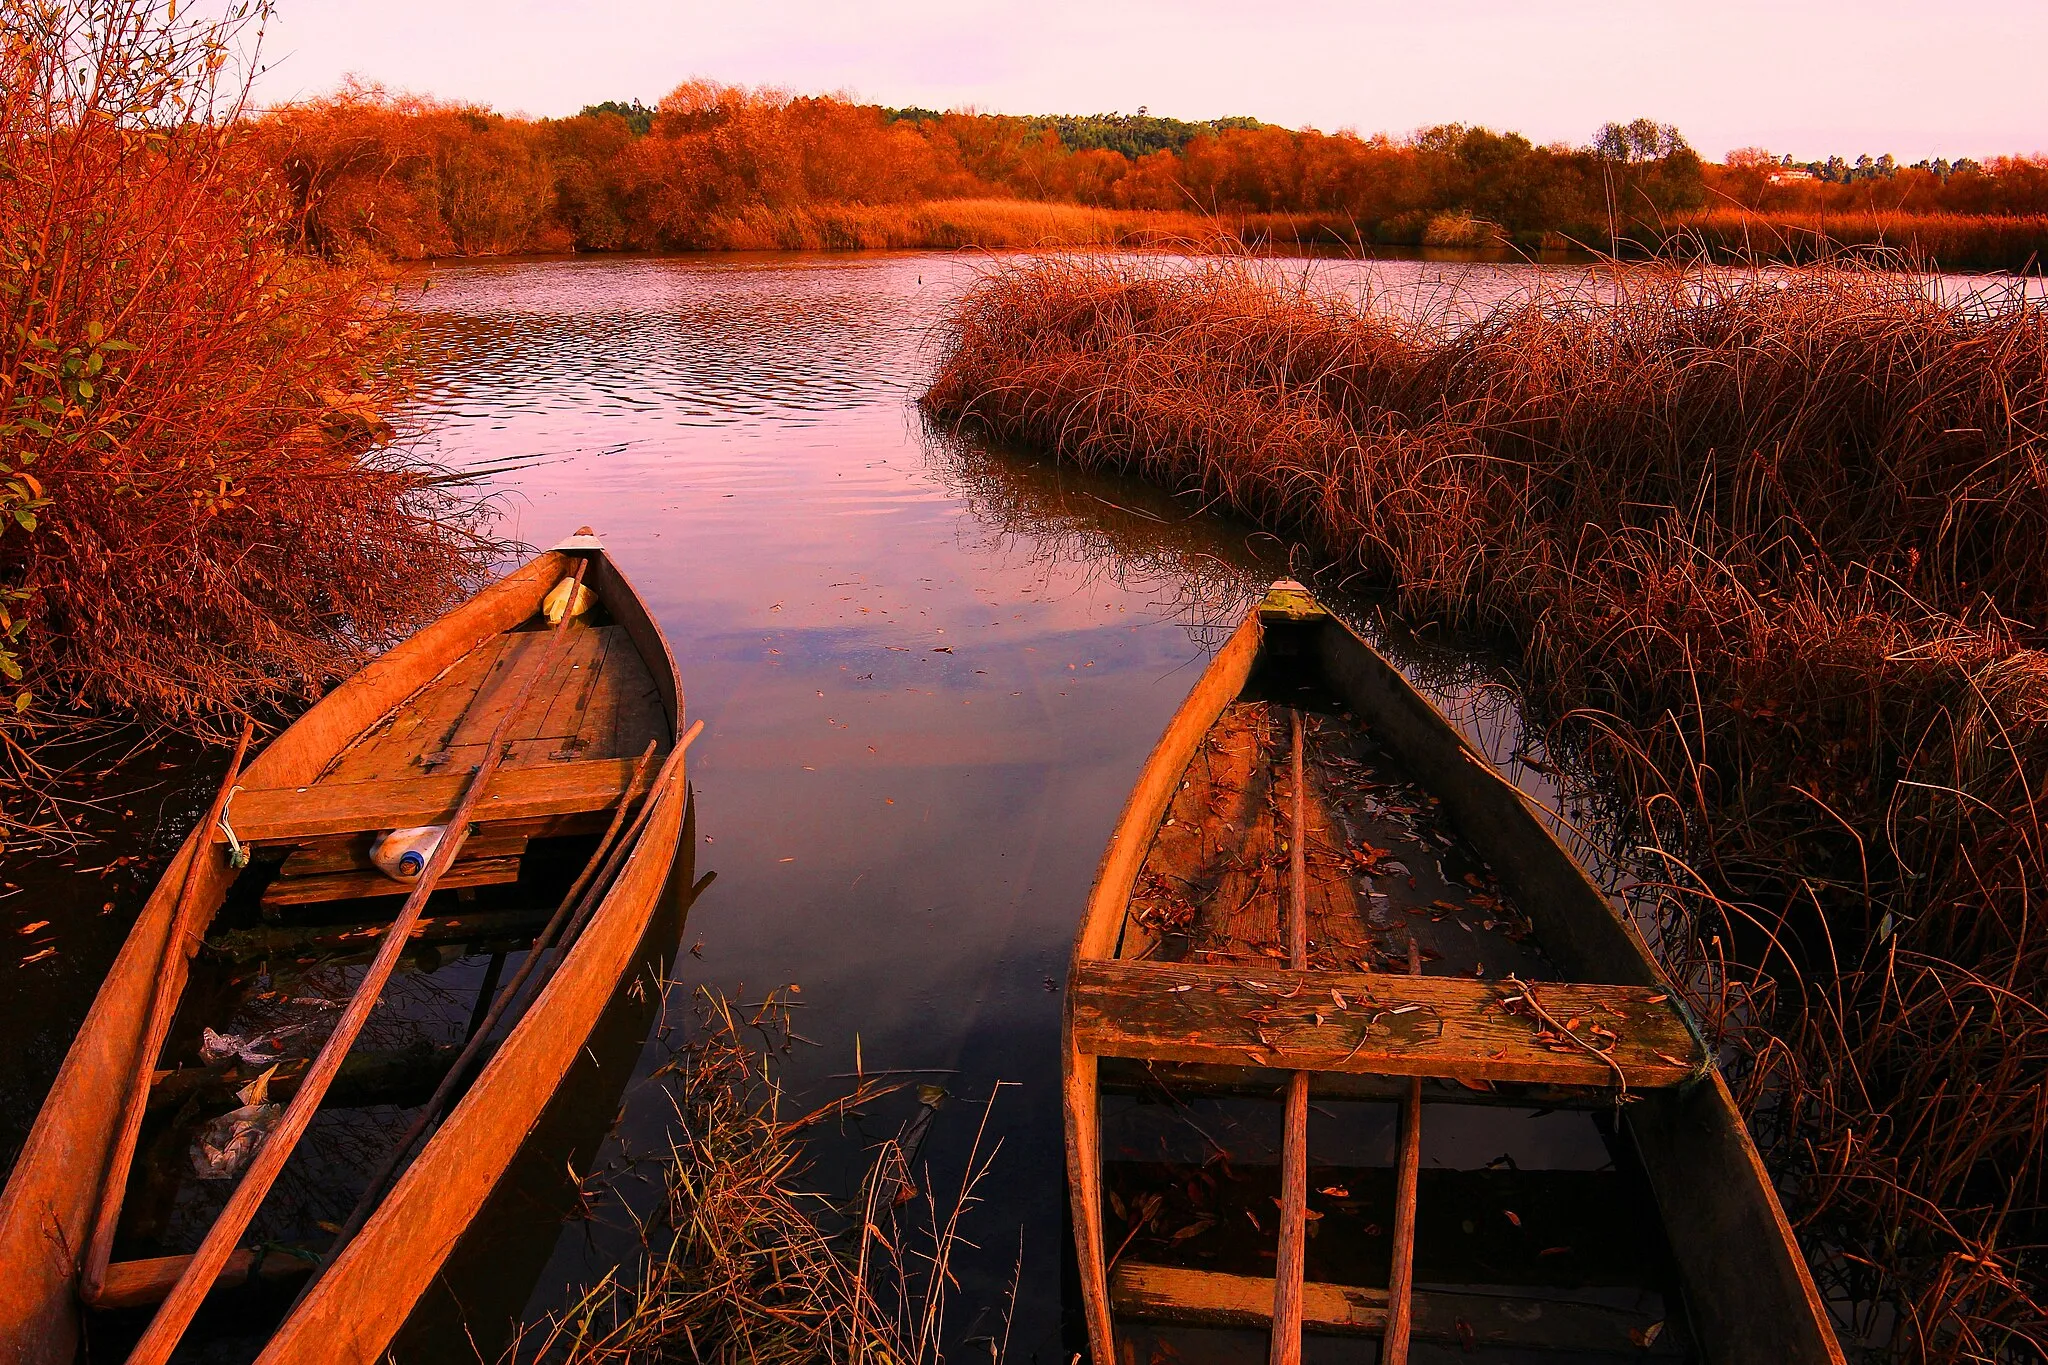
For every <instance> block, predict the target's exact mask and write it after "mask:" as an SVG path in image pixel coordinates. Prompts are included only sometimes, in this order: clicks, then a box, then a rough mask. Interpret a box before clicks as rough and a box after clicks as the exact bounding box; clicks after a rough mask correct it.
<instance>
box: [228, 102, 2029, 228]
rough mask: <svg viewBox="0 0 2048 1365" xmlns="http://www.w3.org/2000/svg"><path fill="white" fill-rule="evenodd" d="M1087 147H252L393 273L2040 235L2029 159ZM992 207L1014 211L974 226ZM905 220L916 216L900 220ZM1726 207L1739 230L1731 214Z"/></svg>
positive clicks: (1249, 126) (721, 123) (657, 142)
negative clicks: (510, 259)
mask: <svg viewBox="0 0 2048 1365" xmlns="http://www.w3.org/2000/svg"><path fill="white" fill-rule="evenodd" d="M1084 125H1085V126H1084ZM1105 128H1106V129H1108V130H1110V131H1111V132H1114V131H1116V130H1117V128H1118V120H1117V119H1116V118H1114V117H1110V118H1102V119H1093V120H1071V121H1061V120H1048V119H1035V118H1024V117H1018V116H1015V115H1007V114H978V113H961V112H953V113H945V114H928V113H922V112H918V111H909V112H908V113H906V114H904V115H902V116H899V115H897V114H895V113H893V112H892V111H889V110H886V109H882V108H879V107H877V106H874V105H864V104H857V103H854V102H853V101H851V100H848V99H845V98H843V97H839V96H831V95H821V96H799V95H792V94H790V93H788V92H786V91H781V90H774V89H766V88H762V89H746V88H742V87H738V86H730V85H721V84H718V83H716V82H712V81H704V80H693V81H688V82H685V83H684V84H683V85H680V86H678V87H677V88H676V89H675V90H673V91H672V92H670V94H669V95H668V97H667V98H666V99H664V100H662V102H661V104H660V106H659V107H658V108H657V109H656V110H655V111H653V115H652V118H651V120H650V121H649V126H647V127H646V129H645V131H644V132H636V131H635V129H634V127H633V126H632V125H631V124H629V123H628V121H627V119H626V118H625V117H623V116H622V115H620V114H618V113H616V112H609V111H600V110H592V111H590V112H586V113H584V114H582V115H579V116H577V117H575V118H568V119H542V120H537V121H536V120H525V119H515V118H506V117H504V116H502V115H499V114H495V113H492V112H491V111H490V110H488V109H484V108H479V107H472V106H460V105H452V104H442V103H437V102H435V101H432V100H428V99H423V98H420V97H417V96H409V95H407V96H395V95H391V94H388V93H387V92H385V91H383V90H381V89H379V88H377V87H375V86H364V85H359V84H353V83H352V84H350V85H347V86H345V87H344V88H343V89H342V90H341V91H339V92H338V93H336V94H334V95H332V96H329V97H327V98H325V99H320V100H315V101H312V102H310V103H306V104H299V105H293V106H289V107H286V108H283V109H279V110H276V111H273V112H272V113H270V114H269V115H267V116H265V117H264V118H262V119H260V120H258V121H257V122H256V124H255V126H254V131H255V133H256V136H257V140H258V142H259V144H260V145H261V146H262V147H263V148H264V151H265V153H266V154H267V155H268V156H269V157H271V158H272V159H273V160H274V161H275V163H276V164H277V165H278V166H279V167H280V168H281V170H282V173H283V176H284V178H285V180H286V181H287V183H289V184H290V185H291V187H292V188H293V190H294V192H295V193H296V194H297V195H298V196H299V202H300V204H301V206H302V208H303V212H304V216H305V221H306V224H307V235H308V240H309V242H310V244H311V245H313V246H315V247H317V248H319V249H321V250H323V251H326V252H329V253H333V254H346V253H347V252H349V251H352V250H357V249H367V250H369V251H371V252H373V253H376V254H379V255H383V256H393V257H404V258H413V257H421V256H436V255H489V254H498V253H505V252H516V251H562V250H570V249H576V250H616V249H620V248H669V249H694V248H727V247H759V246H773V245H788V246H817V245H829V246H879V245H889V246H918V245H931V246H945V245H957V244H959V242H958V238H957V233H956V232H955V231H954V230H953V228H954V227H957V225H958V223H959V221H960V219H961V215H958V214H951V215H948V214H945V213H944V212H943V211H941V212H940V214H939V215H938V216H939V217H941V218H949V219H950V221H951V226H949V227H948V228H947V229H945V230H944V231H942V232H940V233H939V235H937V236H932V237H920V236H918V229H919V224H921V223H925V222H928V221H932V215H931V214H930V212H929V211H928V210H929V206H932V205H938V204H944V203H947V202H951V201H959V200H973V201H976V202H977V203H978V204H980V205H982V207H981V208H979V209H978V210H976V212H975V213H974V214H973V215H972V216H973V219H974V221H975V222H976V223H977V224H979V225H981V226H982V227H983V228H985V229H987V230H988V232H989V234H990V235H989V236H986V237H977V238H972V239H970V240H972V241H973V242H974V243H976V244H979V245H989V246H995V245H1020V244H1023V245H1028V244H1033V243H1036V244H1040V245H1051V244H1058V243H1073V244H1080V243H1095V242H1103V241H1109V240H1115V241H1123V242H1134V241H1159V240H1166V239H1171V238H1176V237H1181V238H1185V237H1187V236H1188V235H1189V234H1188V233H1186V232H1185V231H1184V230H1183V227H1184V225H1180V224H1173V225H1168V224H1161V223H1148V222H1147V221H1146V219H1145V217H1144V215H1151V214H1160V213H1172V214H1194V215H1203V216H1206V217H1209V218H1211V219H1212V220H1213V221H1212V222H1211V223H1210V225H1209V226H1208V227H1207V228H1205V229H1204V230H1202V232H1201V233H1200V234H1199V235H1200V236H1201V237H1203V238H1206V239H1214V238H1215V237H1217V236H1219V235H1226V236H1227V235H1229V234H1231V233H1233V232H1235V231H1237V229H1238V228H1239V227H1240V226H1241V225H1242V224H1243V221H1244V220H1245V219H1246V218H1247V217H1251V216H1264V217H1267V218H1270V219H1276V220H1283V219H1284V220H1285V222H1284V224H1283V226H1284V227H1285V229H1286V230H1285V231H1282V232H1279V233H1276V234H1273V235H1274V236H1275V237H1276V238H1277V239H1278V240H1277V244H1278V245H1282V246H1287V245H1292V244H1293V243H1292V241H1291V240H1290V239H1293V238H1297V237H1298V238H1299V240H1300V242H1301V243H1302V244H1304V245H1308V244H1322V245H1333V244H1337V243H1345V244H1349V245H1353V246H1358V245H1364V244H1371V243H1385V244H1391V245H1410V246H1414V245H1452V246H1483V247H1493V248H1496V249H1498V248H1503V247H1510V246H1512V247H1515V248H1520V249H1530V248H1538V247H1544V248H1554V247H1564V246H1569V245H1573V244H1576V245H1579V246H1582V247H1587V248H1591V249H1594V250H1600V251H1615V252H1619V253H1622V254H1628V253H1632V252H1633V253H1641V252H1646V251H1655V250H1658V249H1661V248H1662V246H1663V245H1664V244H1666V243H1667V242H1668V241H1669V240H1670V239H1672V238H1673V237H1674V236H1679V235H1690V237H1691V239H1692V241H1693V243H1694V244H1695V245H1704V246H1706V247H1709V248H1711V249H1715V250H1735V249H1739V248H1740V247H1741V245H1742V244H1743V243H1744V242H1747V243H1749V245H1750V249H1751V250H1752V252H1754V253H1755V254H1757V255H1759V256H1762V255H1773V256H1775V257H1779V258H1788V259H1804V258H1806V257H1810V256H1811V255H1813V254H1815V252H1816V249H1817V248H1821V249H1829V248H1833V247H1839V246H1844V245H1846V246H1862V245H1869V244H1874V243H1877V242H1880V241H1882V242H1885V243H1888V244H1891V245H1895V246H1902V247H1906V246H1910V244H1912V243H1915V242H1917V243H1919V244H1920V246H1921V247H1922V248H1923V249H1924V250H1925V251H1928V252H1930V253H1933V254H1934V256H1935V257H1936V258H1937V259H1938V260H1939V261H1941V262H1942V263H1944V264H1947V265H1949V266H1951V267H1955V268H1972V267H1988V266H2019V265H2023V264H2025V263H2026V261H2027V260H2028V259H2029V257H2030V256H2031V255H2032V254H2033V253H2034V251H2035V250H2036V248H2037V246H2038V228H2037V227H2015V226H2014V225H2013V223H2014V221H2016V220H2018V219H2021V218H2024V217H2025V216H2026V215H2042V214H2048V162H2041V161H2035V160H2028V159H2025V158H2004V159H2001V160H1998V161H1994V162H1991V163H1989V164H1988V165H1986V166H1984V167H1982V168H1978V169H1971V170H1967V171H1964V172H1958V173H1954V174H1949V175H1946V176H1937V175H1935V174H1934V173H1933V172H1931V171H1919V170H1910V169H1909V170H1901V171H1898V172H1896V174H1895V175H1893V176H1891V177H1890V178H1884V179H1867V180H1862V181H1857V182H1855V183H1853V184H1848V183H1845V184H1828V183H1823V182H1819V181H1804V182H1798V183H1787V184H1778V183H1774V182H1773V180H1772V177H1773V176H1774V175H1777V174H1778V172H1779V171H1780V170H1781V169H1782V168H1781V167H1779V165H1778V163H1777V162H1776V161H1775V160H1773V159H1771V158H1770V157H1769V155H1768V154H1767V153H1763V152H1761V151H1756V150H1754V149H1752V150H1751V151H1749V152H1747V153H1739V154H1736V155H1734V156H1733V157H1731V159H1730V161H1729V163H1728V164H1726V165H1723V166H1707V165H1704V164H1703V163H1701V161H1700V160H1699V158H1698V157H1697V156H1695V155H1694V154H1693V153H1692V152H1691V151H1690V150H1689V149H1688V148H1686V147H1685V145H1684V143H1683V141H1682V140H1680V139H1678V138H1677V137H1676V135H1675V133H1673V132H1672V130H1670V129H1668V128H1660V127H1658V126H1657V125H1654V124H1650V123H1647V122H1644V121H1638V122H1637V123H1635V124H1631V125H1626V126H1623V127H1619V128H1610V129H1607V130H1603V133H1602V136H1601V137H1600V138H1599V139H1596V146H1594V147H1582V148H1573V147H1564V146H1549V147H1538V146H1535V145H1532V144H1531V143H1530V142H1529V141H1528V140H1527V139H1525V138H1522V137H1519V136H1517V135H1515V134H1512V133H1508V134H1499V133H1494V132H1491V131H1489V130H1487V129H1485V128H1470V127H1466V126H1463V125H1459V124H1451V125H1445V126H1442V127H1437V128H1428V129H1424V130H1422V131H1420V132H1418V133H1416V134H1415V135H1413V136H1412V137H1409V138H1406V139H1402V140H1399V141H1397V140H1394V139H1391V138H1388V137H1385V136H1375V137H1369V138H1368V137H1359V136H1357V135H1355V134H1352V133H1334V134H1331V133H1322V132H1318V131H1316V130H1314V129H1289V128H1280V127H1274V126H1269V125H1257V124H1254V123H1252V122H1251V121H1250V120H1238V121H1232V120H1224V121H1220V122H1219V123H1218V124H1216V125H1213V126H1205V127H1202V128H1201V129H1199V130H1198V131H1195V132H1194V133H1193V135H1192V136H1190V137H1188V138H1187V139H1186V140H1185V141H1184V142H1182V143H1181V144H1179V145H1177V146H1173V147H1164V148H1161V149H1159V150H1155V151H1150V152H1143V151H1142V150H1139V151H1136V152H1131V153H1130V154H1127V152H1126V151H1120V150H1114V149H1112V148H1110V147H1106V146H1096V145H1088V136H1089V134H1090V133H1091V132H1093V133H1097V134H1099V133H1101V132H1102V131H1103V130H1104V129H1105ZM1063 130H1066V131H1063ZM1076 130H1078V131H1076ZM1068 132H1074V133H1075V136H1074V137H1072V138H1070V137H1069V136H1068ZM1002 201H1011V202H1013V203H1015V204H1018V205H1020V207H1017V208H1013V209H1011V210H1009V211H1008V212H1007V213H1003V212H998V211H997V210H996V209H994V208H993V207H992V206H993V205H995V204H997V203H1000V202H1002ZM1027 204H1064V205H1073V206H1078V207H1085V208H1089V209H1094V210H1098V211H1100V212H1101V213H1116V214H1121V215H1124V216H1123V217H1122V218H1121V219H1109V218H1104V217H1099V216H1098V217H1074V216H1071V215H1069V216H1065V217H1062V218H1061V219H1060V220H1059V221H1060V223H1061V224H1063V225H1065V226H1068V227H1072V228H1073V229H1075V230H1076V232H1077V233H1078V235H1071V236H1066V235H1059V236H1054V237H1052V238H1045V237H1034V236H1032V235H1031V234H1032V232H1034V231H1043V230H1045V229H1046V228H1047V226H1048V224H1049V223H1050V221H1051V220H1050V219H1048V217H1047V215H1046V214H1044V213H1043V212H1041V211H1039V210H1036V209H1031V208H1025V207H1021V206H1022V205H1027ZM909 205H917V206H920V209H919V211H918V212H914V213H913V212H904V211H900V210H902V209H903V208H904V206H909ZM891 208H895V209H897V210H899V211H897V212H885V211H884V210H887V209H891ZM1738 210H1739V211H1740V212H1741V213H1744V214H1748V215H1751V216H1748V217H1741V218H1734V217H1731V216H1730V213H1731V211H1738ZM1823 215H1824V217H1823ZM1930 215H1931V216H1930ZM1944 215H1945V216H1944ZM854 224H857V225H858V226H850V225H854ZM1268 226H1271V224H1269V225H1268ZM1816 227H1818V228H1820V229H1821V231H1819V232H1816V230H1815V229H1816Z"/></svg>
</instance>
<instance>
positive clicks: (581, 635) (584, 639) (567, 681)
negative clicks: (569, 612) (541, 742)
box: [516, 626, 633, 740]
mask: <svg viewBox="0 0 2048 1365" xmlns="http://www.w3.org/2000/svg"><path fill="white" fill-rule="evenodd" d="M576 635H577V638H576V647H575V650H574V652H573V653H572V655H571V656H570V659H569V663H568V667H567V668H566V670H565V671H564V676H563V679H562V686H561V687H560V689H558V690H557V691H556V693H555V696H554V700H553V701H551V702H550V703H549V704H548V708H547V711H546V713H545V714H544V715H542V716H541V717H540V720H539V723H538V725H537V726H536V727H535V729H534V731H533V733H532V734H531V735H528V734H526V733H524V732H523V731H522V732H520V733H519V734H518V735H517V736H516V737H517V738H520V739H555V740H563V739H568V738H570V737H571V736H573V735H574V734H575V733H576V731H577V728H578V727H579V726H580V725H581V724H582V723H583V717H584V715H585V713H586V712H587V711H588V710H589V708H590V697H591V693H592V692H593V691H594V690H595V689H596V688H597V687H598V686H599V685H600V684H601V682H602V680H603V678H604V676H605V674H606V673H607V672H608V671H609V670H608V669H607V667H606V662H605V661H606V660H607V659H608V658H609V657H610V655H611V654H612V652H613V651H614V650H624V651H626V652H628V653H630V652H631V651H632V648H633V645H632V642H631V641H629V640H627V639H626V629H625V627H624V626H598V627H595V628H582V629H578V630H577V632H576Z"/></svg>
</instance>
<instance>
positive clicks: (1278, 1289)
mask: <svg viewBox="0 0 2048 1365" xmlns="http://www.w3.org/2000/svg"><path fill="white" fill-rule="evenodd" d="M1288 714H1289V715H1290V716H1292V717H1293V718H1294V822H1293V831H1292V837H1291V838H1290V839H1289V841H1288V860H1287V965H1288V966H1290V967H1292V968H1293V969H1294V970H1295V971H1298V972H1301V971H1307V970H1308V851H1307V849H1306V848H1305V847H1304V845H1305V843H1306V841H1307V834H1308V815H1307V808H1306V805H1305V801H1306V795H1305V793H1304V791H1303V786H1304V783H1303V779H1302V762H1301V712H1300V711H1299V710H1294V709H1292V708H1290V710H1289V712H1288ZM1307 1227H1308V1073H1307V1072H1306V1071H1297V1072H1295V1073H1293V1074H1292V1075H1291V1076H1289V1077H1288V1078H1287V1127H1286V1132H1285V1135H1284V1136H1283V1137H1282V1138H1281V1140H1280V1251H1279V1255H1278V1257H1277V1258H1276V1260H1275V1262H1274V1266H1273V1336H1272V1343H1271V1346H1270V1348H1269V1350H1268V1359H1269V1360H1270V1361H1271V1365H1300V1361H1301V1282H1302V1278H1303V1262H1304V1261H1305V1260H1306V1258H1307V1255H1308V1253H1307V1249H1306V1247H1305V1244H1304V1243H1305V1238H1306V1235H1307Z"/></svg>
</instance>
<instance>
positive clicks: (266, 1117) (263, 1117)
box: [192, 1066, 284, 1180]
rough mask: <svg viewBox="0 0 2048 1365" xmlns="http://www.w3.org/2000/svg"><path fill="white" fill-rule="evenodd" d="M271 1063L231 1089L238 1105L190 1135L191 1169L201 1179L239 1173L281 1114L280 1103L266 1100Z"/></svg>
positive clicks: (231, 1176) (273, 1070)
mask: <svg viewBox="0 0 2048 1365" xmlns="http://www.w3.org/2000/svg"><path fill="white" fill-rule="evenodd" d="M276 1074H277V1068H276V1067H274V1066H273V1067H271V1068H270V1069H269V1070H268V1071H265V1072H264V1073H263V1074H262V1075H261V1076H258V1077H257V1078H256V1079H255V1080H253V1081H251V1082H249V1083H248V1084H247V1085H245V1086H243V1087H242V1088H241V1089H240V1090H237V1091H236V1092H235V1098H236V1099H238V1100H240V1101H241V1102H242V1107H241V1108H239V1109H236V1110H232V1111H230V1112H229V1113H226V1114H222V1115H221V1116H220V1117H219V1118H217V1119H212V1120H209V1121H208V1122H207V1123H206V1124H205V1125H204V1126H203V1127H202V1128H200V1130H199V1132H198V1135H197V1136H195V1137H194V1138H193V1139H192V1172H193V1174H195V1175H197V1176H198V1177H199V1178H200V1179H201V1180H233V1179H234V1178H235V1177H236V1176H238V1175H240V1174H241V1173H242V1171H243V1169H244V1168H245V1167H247V1166H248V1164H249V1162H250V1161H251V1160H252V1159H253V1158H254V1157H255V1155H256V1153H257V1152H258V1151H260V1150H262V1147H263V1142H264V1139H266V1138H268V1137H269V1136H270V1131H271V1129H273V1128H275V1127H276V1126H277V1121H278V1119H279V1118H281V1117H283V1115H284V1106H283V1105H281V1104H272V1103H271V1102H270V1078H271V1077H272V1076H274V1075H276Z"/></svg>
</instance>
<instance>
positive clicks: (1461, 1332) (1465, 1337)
mask: <svg viewBox="0 0 2048 1365" xmlns="http://www.w3.org/2000/svg"><path fill="white" fill-rule="evenodd" d="M1457 1328H1458V1348H1459V1349H1460V1350H1462V1351H1464V1352H1465V1353H1466V1354H1467V1355H1470V1354H1471V1353H1472V1352H1474V1351H1476V1350H1478V1349H1479V1338H1478V1337H1476V1336H1474V1335H1473V1333H1472V1324H1471V1323H1469V1322H1467V1321H1465V1320H1464V1319H1463V1318H1459V1319H1458V1321H1457Z"/></svg>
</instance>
